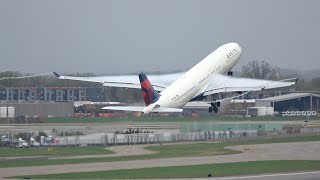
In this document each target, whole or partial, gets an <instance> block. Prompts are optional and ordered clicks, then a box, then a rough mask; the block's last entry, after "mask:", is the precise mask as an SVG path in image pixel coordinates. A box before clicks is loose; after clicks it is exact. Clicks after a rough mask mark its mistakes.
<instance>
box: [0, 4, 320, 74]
mask: <svg viewBox="0 0 320 180" xmlns="http://www.w3.org/2000/svg"><path fill="white" fill-rule="evenodd" d="M319 8H320V1H318V0H299V1H297V0H263V1H258V0H233V1H230V0H222V1H212V0H210V1H209V0H161V1H160V0H159V1H150V0H144V1H141V0H135V1H132V0H128V1H122V0H115V1H96V0H87V1H82V0H68V1H65V0H61V1H60V0H55V1H43V0H39V1H33V0H29V1H24V0H22V1H15V0H7V1H6V0H1V1H0V62H1V65H0V71H5V70H17V71H22V72H29V73H45V72H50V71H57V72H61V73H64V72H68V73H72V72H94V73H96V74H110V73H133V72H142V71H143V72H154V71H164V72H169V71H175V70H188V69H189V68H191V67H192V66H193V65H195V64H196V63H197V62H198V61H200V60H201V59H202V58H204V57H205V56H206V55H208V54H209V53H210V52H212V51H213V50H215V49H216V48H218V47H219V46H220V45H222V44H224V43H228V42H237V43H239V44H240V45H241V46H242V49H243V53H242V57H241V60H240V62H239V64H238V65H237V68H241V66H242V65H243V64H246V63H247V62H248V61H251V60H265V61H267V62H269V63H271V64H273V65H276V66H279V67H282V68H292V69H301V68H302V69H315V68H318V67H319V66H320V59H319V56H318V55H317V54H318V52H319V48H320V47H319V42H320V35H319V34H320V23H319V22H320V21H319V19H320V11H319Z"/></svg>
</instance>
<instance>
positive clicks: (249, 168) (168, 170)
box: [15, 161, 320, 179]
mask: <svg viewBox="0 0 320 180" xmlns="http://www.w3.org/2000/svg"><path fill="white" fill-rule="evenodd" d="M319 169H320V161H253V162H238V163H223V164H203V165H189V166H172V167H155V168H142V169H124V170H112V171H96V172H80V173H63V174H48V175H32V176H30V178H31V179H155V178H157V179H158V178H204V177H207V175H208V173H212V174H213V175H214V177H220V176H235V175H252V174H261V173H277V172H295V171H306V170H308V171H310V170H319ZM23 177H24V176H20V177H15V178H23Z"/></svg>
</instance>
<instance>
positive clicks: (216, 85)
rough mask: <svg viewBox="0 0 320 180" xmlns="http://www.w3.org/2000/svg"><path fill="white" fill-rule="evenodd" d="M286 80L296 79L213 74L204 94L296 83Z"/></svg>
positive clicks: (262, 88)
mask: <svg viewBox="0 0 320 180" xmlns="http://www.w3.org/2000/svg"><path fill="white" fill-rule="evenodd" d="M288 80H297V79H296V78H294V79H285V80H282V81H271V80H263V79H250V78H238V77H230V76H225V75H221V74H215V75H214V76H213V78H212V79H211V81H210V85H209V87H208V88H207V89H206V90H205V92H204V96H208V95H211V94H217V93H222V92H237V91H261V90H264V89H274V88H280V87H288V86H291V85H294V84H296V83H297V81H294V82H288Z"/></svg>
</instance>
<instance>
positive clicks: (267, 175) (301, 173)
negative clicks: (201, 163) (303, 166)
mask: <svg viewBox="0 0 320 180" xmlns="http://www.w3.org/2000/svg"><path fill="white" fill-rule="evenodd" d="M317 173H320V171H312V172H300V173H284V174H265V175H256V176H241V177H225V178H214V179H215V180H232V179H251V178H261V177H277V176H292V175H304V174H317Z"/></svg>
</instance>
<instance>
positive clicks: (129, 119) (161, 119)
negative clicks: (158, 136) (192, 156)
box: [44, 116, 320, 123]
mask: <svg viewBox="0 0 320 180" xmlns="http://www.w3.org/2000/svg"><path fill="white" fill-rule="evenodd" d="M248 120H250V121H296V120H308V118H307V117H269V116H266V117H227V116H211V117H210V116H209V117H123V118H116V117H115V118H102V117H94V118H85V117H83V118H75V117H72V118H48V119H47V120H45V121H44V122H45V123H114V122H131V123H134V122H194V121H201V122H203V121H248ZM309 120H320V116H312V117H310V118H309Z"/></svg>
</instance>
